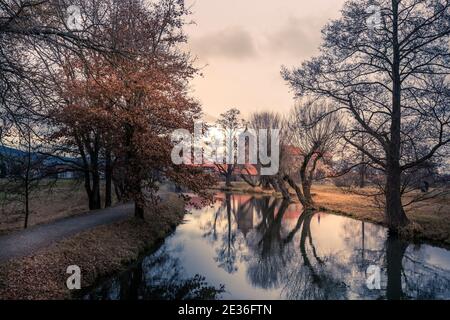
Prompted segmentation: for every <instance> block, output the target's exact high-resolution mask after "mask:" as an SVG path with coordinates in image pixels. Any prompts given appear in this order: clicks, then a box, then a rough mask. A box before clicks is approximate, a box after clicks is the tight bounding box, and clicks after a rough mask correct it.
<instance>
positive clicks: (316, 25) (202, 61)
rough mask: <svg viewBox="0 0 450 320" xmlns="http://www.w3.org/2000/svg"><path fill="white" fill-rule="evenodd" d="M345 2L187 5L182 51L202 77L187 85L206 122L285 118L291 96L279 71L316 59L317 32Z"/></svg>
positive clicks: (190, 1) (192, 1)
mask: <svg viewBox="0 0 450 320" xmlns="http://www.w3.org/2000/svg"><path fill="white" fill-rule="evenodd" d="M344 2H345V0H282V1H275V0H187V1H186V3H187V5H189V6H190V7H191V11H192V12H193V14H192V16H191V18H192V19H193V21H194V22H195V24H192V25H189V26H188V27H187V29H186V31H187V34H188V36H189V42H188V47H189V50H190V51H191V52H192V54H193V55H194V56H196V57H197V61H196V65H197V67H200V68H201V72H202V76H201V77H200V76H199V77H197V78H196V79H194V81H193V82H192V89H193V94H194V96H195V97H196V98H197V99H198V100H199V101H200V102H201V103H202V106H203V110H204V112H205V114H206V117H205V118H207V119H209V118H210V117H212V118H213V119H214V117H216V118H217V117H218V116H219V115H220V114H221V113H223V112H225V111H226V110H227V109H230V108H238V109H239V110H241V112H242V115H243V116H244V117H248V116H249V115H250V114H251V113H253V112H257V111H278V112H280V113H286V112H288V111H289V110H290V109H291V108H292V106H293V104H294V101H293V94H292V92H290V89H289V87H288V86H287V84H286V82H285V81H284V80H283V79H282V78H281V75H280V70H281V66H282V65H285V66H288V67H294V66H299V65H300V64H301V62H302V61H304V60H305V59H308V58H311V57H313V56H314V55H316V54H317V53H318V47H319V45H320V43H321V29H322V27H323V26H324V25H325V24H326V23H327V22H328V21H329V20H330V19H334V18H337V17H339V15H340V10H341V8H342V6H343V4H344Z"/></svg>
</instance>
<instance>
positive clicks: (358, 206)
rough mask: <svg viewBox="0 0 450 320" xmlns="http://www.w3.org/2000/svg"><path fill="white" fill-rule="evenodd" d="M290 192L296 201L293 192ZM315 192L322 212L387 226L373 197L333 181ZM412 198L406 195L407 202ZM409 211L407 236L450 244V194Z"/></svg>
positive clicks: (239, 187)
mask: <svg viewBox="0 0 450 320" xmlns="http://www.w3.org/2000/svg"><path fill="white" fill-rule="evenodd" d="M217 188H218V189H220V190H222V191H226V190H227V189H229V191H232V192H236V193H247V194H257V195H263V196H264V195H274V196H279V197H281V194H277V193H274V192H273V191H264V190H262V189H261V188H252V187H250V186H249V185H248V184H246V183H245V182H236V183H234V184H233V186H232V187H231V188H226V187H224V185H223V184H222V185H219V186H218V187H217ZM363 191H364V192H367V193H370V192H371V191H373V190H370V188H366V189H363ZM290 192H291V193H292V198H293V200H296V197H295V193H294V191H293V190H290ZM312 194H313V199H314V201H315V202H316V204H317V206H318V207H319V208H320V209H321V210H323V211H327V212H329V213H334V214H337V215H342V216H346V217H351V218H354V219H358V220H362V221H367V222H372V223H375V224H379V225H384V214H383V212H382V211H381V210H380V209H379V208H378V207H376V206H375V204H374V203H373V202H372V198H370V197H366V196H363V195H358V194H355V193H351V192H347V191H345V190H344V189H342V188H338V187H336V186H334V185H331V184H324V185H314V186H313V187H312ZM409 200H410V199H409V198H405V199H404V202H408V201H409ZM406 214H407V216H408V218H409V219H410V221H411V222H412V224H411V226H410V227H408V228H407V229H405V230H404V231H403V236H404V237H405V238H407V239H408V240H412V241H414V240H420V241H425V242H428V243H431V244H436V245H439V246H444V247H450V194H447V195H445V196H440V197H437V198H434V199H429V200H426V201H423V202H420V203H417V204H415V205H412V206H410V207H408V208H406Z"/></svg>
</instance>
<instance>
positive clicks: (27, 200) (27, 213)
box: [24, 178, 30, 229]
mask: <svg viewBox="0 0 450 320" xmlns="http://www.w3.org/2000/svg"><path fill="white" fill-rule="evenodd" d="M29 216H30V192H29V182H28V178H27V179H26V181H25V224H24V229H26V228H28V218H29Z"/></svg>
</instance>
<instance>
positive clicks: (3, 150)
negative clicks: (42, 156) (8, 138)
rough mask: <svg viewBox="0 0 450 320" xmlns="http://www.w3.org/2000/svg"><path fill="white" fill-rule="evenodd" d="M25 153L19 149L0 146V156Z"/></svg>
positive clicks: (14, 155) (22, 154)
mask: <svg viewBox="0 0 450 320" xmlns="http://www.w3.org/2000/svg"><path fill="white" fill-rule="evenodd" d="M25 155H26V153H25V152H23V151H20V150H19V149H15V148H10V147H6V146H0V157H2V156H3V157H24V156H25Z"/></svg>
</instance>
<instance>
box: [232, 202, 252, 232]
mask: <svg viewBox="0 0 450 320" xmlns="http://www.w3.org/2000/svg"><path fill="white" fill-rule="evenodd" d="M236 220H237V225H238V229H239V230H240V231H241V232H242V233H243V234H244V237H246V236H247V233H249V231H250V230H252V229H253V208H252V207H250V208H249V210H242V211H241V210H240V211H238V213H237V219H236Z"/></svg>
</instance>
